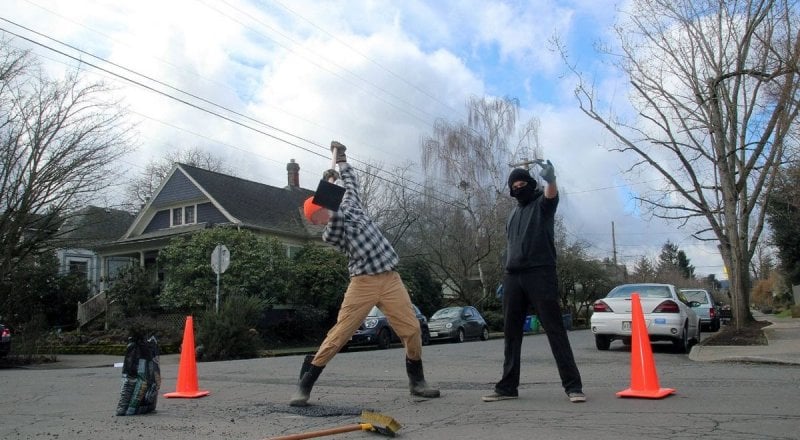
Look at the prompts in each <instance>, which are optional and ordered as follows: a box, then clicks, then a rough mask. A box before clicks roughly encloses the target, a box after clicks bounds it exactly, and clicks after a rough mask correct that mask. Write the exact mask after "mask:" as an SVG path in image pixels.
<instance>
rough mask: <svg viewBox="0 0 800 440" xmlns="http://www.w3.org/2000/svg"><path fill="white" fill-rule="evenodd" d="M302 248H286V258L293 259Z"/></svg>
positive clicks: (289, 246)
mask: <svg viewBox="0 0 800 440" xmlns="http://www.w3.org/2000/svg"><path fill="white" fill-rule="evenodd" d="M302 249H303V248H302V247H301V246H292V245H288V246H286V256H287V257H289V258H294V256H295V255H297V254H298V253H299V252H300V251H301V250H302Z"/></svg>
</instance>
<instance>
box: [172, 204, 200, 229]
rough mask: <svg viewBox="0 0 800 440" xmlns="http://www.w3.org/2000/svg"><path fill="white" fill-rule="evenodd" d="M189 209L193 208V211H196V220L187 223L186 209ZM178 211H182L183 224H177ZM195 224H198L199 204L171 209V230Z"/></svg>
mask: <svg viewBox="0 0 800 440" xmlns="http://www.w3.org/2000/svg"><path fill="white" fill-rule="evenodd" d="M188 207H192V208H193V211H194V220H192V221H191V222H187V221H186V208H188ZM178 210H180V213H181V223H180V224H175V211H178ZM194 224H197V204H196V203H195V204H191V205H183V206H178V207H175V208H170V210H169V227H170V228H175V227H178V226H186V225H194Z"/></svg>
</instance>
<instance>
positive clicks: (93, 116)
mask: <svg viewBox="0 0 800 440" xmlns="http://www.w3.org/2000/svg"><path fill="white" fill-rule="evenodd" d="M111 97H112V94H111V91H110V90H109V89H108V88H107V87H106V86H105V85H103V84H102V83H87V82H84V81H83V80H82V79H81V77H80V75H79V74H78V73H76V72H73V73H69V74H67V75H66V76H65V77H64V78H63V79H50V78H47V77H45V76H44V74H43V72H42V70H41V68H40V65H39V64H38V62H37V60H36V59H35V58H33V56H31V55H30V53H29V52H27V51H22V50H17V49H15V48H14V47H12V46H11V45H10V43H9V42H8V41H0V282H5V281H6V280H7V279H8V275H9V273H11V272H12V271H13V270H14V268H15V266H16V265H17V264H19V262H20V261H21V260H23V259H24V258H25V257H26V256H28V255H31V254H32V253H36V252H39V251H41V250H43V248H45V247H46V246H47V244H48V243H49V240H50V239H52V238H54V237H55V235H57V234H58V232H57V229H58V226H59V225H60V223H61V222H62V221H63V220H64V219H65V218H66V217H67V216H69V215H70V214H71V213H73V212H75V211H76V210H77V208H80V207H82V206H83V205H84V204H86V203H87V201H88V200H89V199H90V198H91V197H93V196H94V195H95V193H96V192H98V191H100V190H102V189H103V188H104V187H106V186H108V184H109V177H110V176H112V175H113V173H112V172H111V169H110V166H111V165H110V164H112V163H114V161H115V160H117V159H118V158H120V157H121V156H122V155H123V154H125V153H127V152H128V150H129V145H130V133H131V130H132V128H131V126H130V125H129V124H127V123H126V119H125V113H124V111H123V109H122V108H121V107H120V106H119V102H117V101H114V100H113V99H112V98H111Z"/></svg>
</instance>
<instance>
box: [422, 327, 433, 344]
mask: <svg viewBox="0 0 800 440" xmlns="http://www.w3.org/2000/svg"><path fill="white" fill-rule="evenodd" d="M430 343H431V332H430V331H429V330H428V329H423V330H422V345H430Z"/></svg>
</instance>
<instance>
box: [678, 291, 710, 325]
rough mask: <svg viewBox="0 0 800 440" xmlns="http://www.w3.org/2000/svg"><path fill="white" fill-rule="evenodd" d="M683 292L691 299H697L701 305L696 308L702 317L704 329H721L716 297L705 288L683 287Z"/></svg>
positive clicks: (698, 314) (696, 311) (701, 322)
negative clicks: (715, 302)
mask: <svg viewBox="0 0 800 440" xmlns="http://www.w3.org/2000/svg"><path fill="white" fill-rule="evenodd" d="M681 293H683V295H684V296H685V297H686V299H687V300H689V301H697V302H698V303H699V305H698V306H697V307H695V308H694V311H695V313H697V316H699V317H700V324H701V325H702V326H703V330H710V331H712V332H715V331H717V330H719V326H720V313H719V309H717V306H716V305H715V304H714V297H713V296H711V294H710V293H708V291H707V290H705V289H681Z"/></svg>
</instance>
